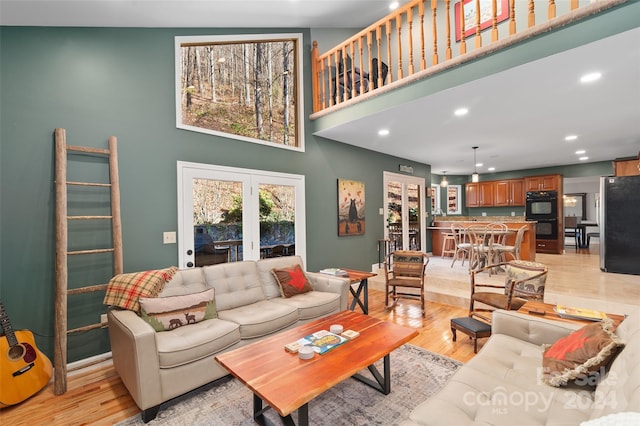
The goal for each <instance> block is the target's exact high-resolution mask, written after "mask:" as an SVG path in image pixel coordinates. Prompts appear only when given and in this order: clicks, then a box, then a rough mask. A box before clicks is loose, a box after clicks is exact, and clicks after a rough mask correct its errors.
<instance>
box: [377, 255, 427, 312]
mask: <svg viewBox="0 0 640 426" xmlns="http://www.w3.org/2000/svg"><path fill="white" fill-rule="evenodd" d="M428 263H429V257H428V256H427V255H426V253H423V252H421V251H413V250H397V251H394V252H393V253H391V254H389V255H388V256H387V257H386V258H385V262H384V278H385V299H384V303H385V307H386V308H387V309H392V308H393V307H395V305H396V303H397V301H398V299H400V298H404V299H417V300H420V307H421V309H422V316H423V317H424V316H425V310H424V272H425V269H426V267H427V264H428ZM398 287H401V288H405V289H419V290H420V293H419V294H418V293H415V292H413V293H410V292H408V290H405V291H402V292H401V291H398ZM389 295H391V299H392V300H393V303H391V304H389Z"/></svg>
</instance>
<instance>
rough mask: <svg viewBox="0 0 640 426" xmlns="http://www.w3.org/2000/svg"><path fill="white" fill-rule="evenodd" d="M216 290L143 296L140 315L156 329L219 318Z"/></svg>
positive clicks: (166, 328) (170, 328)
mask: <svg viewBox="0 0 640 426" xmlns="http://www.w3.org/2000/svg"><path fill="white" fill-rule="evenodd" d="M214 296H215V290H214V289H212V288H211V289H209V290H205V291H201V292H200V293H192V294H184V295H180V296H169V297H141V298H140V308H141V309H140V316H141V317H142V319H143V320H145V321H146V322H148V323H149V324H151V326H152V327H153V329H154V330H155V331H167V330H173V329H175V328H178V327H182V326H183V325H188V324H195V323H197V322H200V321H204V320H206V319H211V318H217V317H218V313H217V312H216V301H215V298H214Z"/></svg>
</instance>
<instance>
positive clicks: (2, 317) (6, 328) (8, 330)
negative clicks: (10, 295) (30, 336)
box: [0, 301, 18, 347]
mask: <svg viewBox="0 0 640 426" xmlns="http://www.w3.org/2000/svg"><path fill="white" fill-rule="evenodd" d="M0 325H2V332H3V333H4V335H5V336H6V337H7V343H8V344H9V346H10V347H13V346H15V345H17V344H18V339H16V333H14V332H13V328H12V327H11V322H10V321H9V316H8V315H7V313H6V312H5V310H4V305H3V304H2V302H1V301H0Z"/></svg>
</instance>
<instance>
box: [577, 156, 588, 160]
mask: <svg viewBox="0 0 640 426" xmlns="http://www.w3.org/2000/svg"><path fill="white" fill-rule="evenodd" d="M588 159H589V157H580V158H578V160H580V161H584V160H588Z"/></svg>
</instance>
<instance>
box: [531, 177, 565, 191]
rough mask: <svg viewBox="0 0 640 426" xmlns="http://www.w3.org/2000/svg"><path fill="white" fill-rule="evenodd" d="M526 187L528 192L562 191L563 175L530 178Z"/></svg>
mask: <svg viewBox="0 0 640 426" xmlns="http://www.w3.org/2000/svg"><path fill="white" fill-rule="evenodd" d="M524 185H525V188H526V191H561V189H562V175H543V176H529V177H526V178H524Z"/></svg>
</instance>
